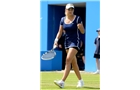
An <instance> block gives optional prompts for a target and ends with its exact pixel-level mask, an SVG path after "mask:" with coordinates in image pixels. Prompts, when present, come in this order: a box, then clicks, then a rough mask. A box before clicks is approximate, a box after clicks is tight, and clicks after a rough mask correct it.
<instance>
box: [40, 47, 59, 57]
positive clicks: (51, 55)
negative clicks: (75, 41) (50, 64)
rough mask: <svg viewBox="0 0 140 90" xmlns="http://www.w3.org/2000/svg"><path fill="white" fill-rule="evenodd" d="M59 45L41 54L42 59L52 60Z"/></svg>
mask: <svg viewBox="0 0 140 90" xmlns="http://www.w3.org/2000/svg"><path fill="white" fill-rule="evenodd" d="M56 47H57V46H54V48H52V49H51V50H49V51H47V52H45V53H44V54H43V55H42V56H41V59H42V60H51V59H53V58H54V57H55V56H56V52H55V50H54V49H55V48H56Z"/></svg>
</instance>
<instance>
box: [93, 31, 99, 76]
mask: <svg viewBox="0 0 140 90" xmlns="http://www.w3.org/2000/svg"><path fill="white" fill-rule="evenodd" d="M96 32H98V37H96V38H95V41H94V44H95V45H96V50H95V53H94V58H96V66H97V71H96V72H95V73H94V74H99V73H100V60H99V59H100V29H97V30H96Z"/></svg>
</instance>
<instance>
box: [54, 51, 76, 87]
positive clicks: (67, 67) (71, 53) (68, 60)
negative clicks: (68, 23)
mask: <svg viewBox="0 0 140 90" xmlns="http://www.w3.org/2000/svg"><path fill="white" fill-rule="evenodd" d="M76 54H77V50H75V49H74V48H69V50H68V51H67V57H66V65H65V70H64V73H63V77H62V79H61V80H59V81H54V83H55V84H56V85H57V86H59V87H60V88H63V87H64V82H65V80H66V78H67V77H68V75H69V72H70V68H71V62H72V60H73V58H74V56H75V55H76Z"/></svg>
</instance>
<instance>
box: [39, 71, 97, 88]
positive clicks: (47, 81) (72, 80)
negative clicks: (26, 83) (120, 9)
mask: <svg viewBox="0 0 140 90" xmlns="http://www.w3.org/2000/svg"><path fill="white" fill-rule="evenodd" d="M62 75H63V73H62V71H60V72H40V88H41V89H40V90H59V89H60V88H59V87H57V86H56V85H55V84H54V83H53V81H54V80H59V79H61V77H62ZM81 75H82V78H83V80H84V87H83V88H76V85H77V82H78V79H77V77H76V75H75V73H73V71H71V73H70V74H69V76H68V78H67V80H66V82H65V87H64V88H63V90H77V89H79V90H80V89H82V90H88V89H89V90H100V75H99V74H98V75H94V74H92V73H86V72H81Z"/></svg>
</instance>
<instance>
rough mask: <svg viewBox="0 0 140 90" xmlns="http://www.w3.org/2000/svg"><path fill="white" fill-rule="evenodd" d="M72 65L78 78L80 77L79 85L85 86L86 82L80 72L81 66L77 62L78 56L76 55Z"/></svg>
mask: <svg viewBox="0 0 140 90" xmlns="http://www.w3.org/2000/svg"><path fill="white" fill-rule="evenodd" d="M72 67H73V69H74V72H75V74H76V76H77V78H78V79H79V81H78V85H77V87H83V85H84V82H83V80H82V78H81V74H80V71H79V67H78V64H77V59H76V56H74V59H73V60H72Z"/></svg>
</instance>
